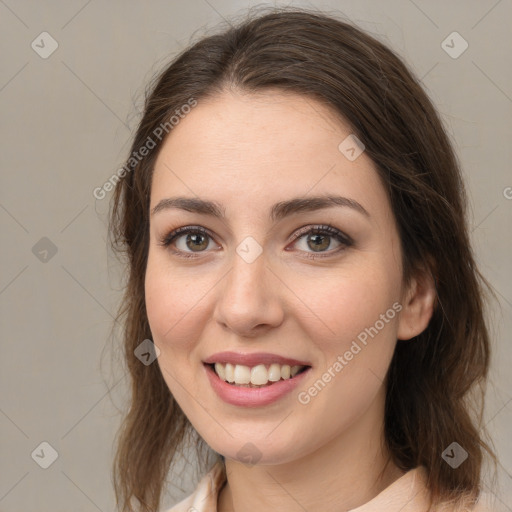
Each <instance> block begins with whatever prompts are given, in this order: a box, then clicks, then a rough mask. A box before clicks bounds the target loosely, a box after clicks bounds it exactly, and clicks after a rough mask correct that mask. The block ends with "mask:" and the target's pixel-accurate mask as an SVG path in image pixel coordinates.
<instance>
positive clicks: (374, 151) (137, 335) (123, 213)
mask: <svg viewBox="0 0 512 512" xmlns="http://www.w3.org/2000/svg"><path fill="white" fill-rule="evenodd" d="M230 88H231V89H237V90H239V91H242V92H244V93H252V92H255V93H256V92H264V91H265V90H267V89H271V88H272V89H274V90H275V89H278V90H281V91H288V92H292V93H296V94H300V95H303V96H305V97H308V98H311V99H314V100H316V101H319V102H321V103H322V104H324V105H326V106H328V107H329V108H330V110H331V111H332V112H334V113H335V114H337V115H339V116H340V119H343V121H344V122H345V123H347V124H348V125H349V126H350V128H351V131H352V132H353V133H354V134H356V136H357V137H358V138H359V139H360V140H361V141H363V143H364V145H365V148H366V149H365V151H366V155H367V156H368V157H370V158H371V159H372V161H373V162H374V163H375V165H376V168H377V170H378V173H379V176H380V178H381V180H382V183H383V184H384V186H385V188H386V190H387V193H388V197H389V201H390V204H391V207H392V210H393V212H394V216H395V218H396V221H397V225H398V230H399V235H400V240H401V249H402V255H403V258H402V259H403V262H404V266H403V279H404V282H405V283H408V282H409V280H410V279H411V277H412V276H414V275H415V273H416V272H420V271H421V270H422V269H423V270H425V269H427V271H428V272H429V273H430V274H431V275H432V277H433V278H434V281H435V285H436V290H437V297H436V304H435V308H434V312H433V316H432V318H431V320H430V323H429V325H428V327H427V328H426V329H425V331H424V332H422V333H421V334H420V335H418V336H416V337H415V338H414V339H412V340H409V341H398V344H397V346H396V349H395V353H394V356H393V359H392V361H391V365H390V368H389V372H388V376H387V382H386V404H385V442H386V443H387V446H388V448H389V452H390V454H391V458H392V460H393V462H394V463H395V464H396V465H397V466H398V467H399V468H401V469H402V470H404V471H407V470H410V469H413V468H415V467H417V466H420V465H422V466H425V467H426V469H427V474H428V487H429V491H430V496H431V504H433V506H436V505H437V504H440V503H444V502H452V501H453V502H458V500H460V499H461V497H462V496H465V497H469V498H470V499H472V500H476V499H477V497H478V496H479V494H480V492H481V472H482V465H483V462H484V456H485V455H488V456H489V458H490V459H491V460H492V461H494V463H496V457H495V455H494V453H493V451H492V449H491V448H490V445H489V444H487V442H486V440H485V439H487V438H488V435H487V433H486V431H485V429H484V427H483V421H482V416H483V403H484V393H485V384H486V380H487V375H488V370H489V363H490V339H489V338H490V337H489V332H488V327H487V325H486V319H485V310H484V308H485V306H486V302H485V301H486V299H487V295H486V294H487V293H490V294H491V295H493V296H494V294H493V293H492V290H491V288H490V285H489V284H488V283H487V281H486V280H485V279H484V277H483V276H482V275H481V273H480V272H479V270H478V268H477V266H476V264H475V258H474V255H473V252H472V249H471V246H470V241H469V234H468V221H467V212H466V210H467V198H466V193H465V189H464V184H463V180H462V177H461V170H460V164H459V163H458V161H457V157H456V155H455V152H454V150H453V148H452V146H451V143H450V140H449V137H448V135H447V133H446V131H445V129H444V127H443V124H442V122H441V120H440V117H439V115H438V113H437V112H436V109H435V108H434V106H433V104H432V102H431V101H430V100H429V98H428V96H427V94H426V93H425V91H424V90H423V89H422V87H421V85H420V83H419V80H418V79H417V78H416V77H415V76H414V74H413V73H412V72H411V71H410V70H409V69H408V68H407V66H406V65H405V64H404V62H403V61H402V60H401V59H400V58H399V57H398V56H397V55H396V54H395V53H394V52H393V51H392V50H390V49H389V48H388V47H387V46H386V45H384V44H383V43H381V42H380V41H379V40H377V39H376V38H374V37H373V36H371V35H369V34H368V33H366V32H364V31H362V30H361V29H359V28H357V27H356V26H354V25H353V24H352V23H350V22H347V21H344V20H341V19H338V18H336V17H335V16H333V15H328V14H326V13H325V12H319V11H315V10H311V9H297V8H293V9H290V8H282V7H281V8H272V9H271V10H270V12H263V13H257V14H256V15H255V14H248V15H247V16H246V18H244V19H242V20H239V21H238V22H237V23H236V25H233V26H231V25H230V26H229V27H223V28H222V30H221V31H219V32H217V33H215V34H210V35H206V36H203V37H202V38H200V39H199V40H198V41H197V42H195V43H194V44H192V45H190V46H189V47H188V48H187V49H185V50H184V51H182V52H181V53H180V54H179V55H177V56H176V57H175V58H174V59H173V60H172V62H171V63H170V64H169V65H168V66H167V67H166V68H165V69H164V70H163V71H162V72H161V73H160V74H158V76H156V77H155V78H154V79H153V80H152V82H151V84H150V86H149V88H148V90H147V91H146V96H145V105H144V112H143V116H142V118H141V120H140V123H139V125H138V128H137V131H136V133H135V136H134V139H133V143H132V146H131V151H130V157H129V158H128V159H127V161H126V163H125V166H124V169H125V172H124V173H122V174H123V175H122V176H121V177H120V179H119V181H118V183H117V185H116V187H115V190H114V193H113V197H112V202H111V210H110V219H109V220H110V229H109V233H110V236H111V239H110V241H111V244H112V248H113V249H114V251H116V252H117V253H120V254H123V255H126V256H127V258H126V260H125V261H126V265H127V268H128V274H127V283H126V288H125V293H124V297H123V300H122V305H121V307H120V309H119V312H118V317H117V320H118V321H119V322H120V323H121V325H122V326H123V334H122V340H123V345H124V360H125V364H126V369H127V372H128V374H129V376H130V377H131V397H130V403H129V408H128V410H127V412H126V414H125V416H124V417H123V421H122V424H121V427H120V428H119V431H118V434H117V436H116V454H115V460H114V464H113V477H114V487H115V493H116V497H117V503H118V506H119V509H120V510H121V511H122V512H131V511H133V510H140V511H141V512H150V511H151V512H154V511H156V510H158V507H159V505H160V501H161V497H162V492H163V490H164V488H165V485H166V478H167V475H168V472H169V470H170V469H171V468H172V467H173V466H174V463H175V462H176V460H177V459H178V456H179V455H180V454H183V448H184V447H185V446H189V445H192V446H193V447H195V448H196V449H197V453H198V457H199V461H200V464H202V468H203V470H206V469H207V467H208V457H209V455H210V454H208V453H206V454H205V453H204V450H205V449H206V452H208V447H207V446H206V444H205V443H204V441H203V440H202V439H201V438H200V436H199V435H198V434H197V432H195V430H194V428H193V427H192V425H191V424H190V422H189V421H188V419H187V418H186V416H185V415H184V413H183V411H182V410H181V409H180V407H179V405H178V404H177V402H176V401H175V399H174V398H173V396H172V394H171V393H170V391H169V389H168V387H167V385H166V383H165V381H164V379H163V377H162V374H161V373H160V369H159V367H158V365H156V364H152V365H149V366H145V365H143V364H141V363H140V361H139V360H138V359H137V358H136V357H135V356H134V350H135V348H136V347H137V345H138V344H139V343H140V342H141V341H142V340H144V339H146V338H152V336H151V331H150V328H149V324H148V319H147V315H146V308H145V297H144V279H145V270H146V265H147V255H148V245H149V204H150V189H151V180H152V172H153V167H154V164H155V161H156V158H157V155H158V152H159V149H160V148H161V147H162V144H163V142H164V141H165V137H162V138H161V140H155V139H156V137H155V136H154V133H155V130H156V129H157V128H158V127H159V126H162V125H165V123H166V122H167V123H168V120H169V118H170V117H171V116H172V115H173V113H175V112H176V111H179V110H180V108H181V107H182V106H183V105H186V104H187V103H189V102H190V100H191V98H192V99H195V100H196V101H197V102H199V104H200V102H201V101H202V100H204V99H206V98H208V97H215V96H216V95H218V94H219V93H221V92H223V91H225V90H227V89H230ZM169 133H172V131H171V130H169ZM149 137H151V138H152V139H153V142H154V143H155V147H154V148H153V149H152V150H151V151H149V154H146V155H145V156H144V157H142V158H134V156H133V155H135V154H139V150H140V148H142V147H143V146H144V145H145V144H147V141H148V138H149ZM494 297H495V296H494ZM453 441H456V442H457V443H459V444H460V445H461V446H462V447H463V448H464V449H465V450H466V452H468V458H467V460H466V461H465V462H464V463H463V464H462V465H461V466H459V467H458V468H457V469H452V468H451V467H450V466H449V465H448V464H447V463H446V462H445V461H444V460H443V459H442V457H441V454H442V452H443V450H444V449H445V448H446V447H448V446H449V445H450V444H451V443H452V442H453ZM218 455H219V454H216V456H217V457H218ZM221 460H222V459H221ZM134 500H135V504H134Z"/></svg>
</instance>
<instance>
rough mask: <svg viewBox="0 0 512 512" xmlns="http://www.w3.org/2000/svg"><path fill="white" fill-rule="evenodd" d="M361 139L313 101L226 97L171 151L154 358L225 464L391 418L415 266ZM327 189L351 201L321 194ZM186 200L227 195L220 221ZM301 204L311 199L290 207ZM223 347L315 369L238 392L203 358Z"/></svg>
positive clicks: (163, 187) (278, 454) (297, 451)
mask: <svg viewBox="0 0 512 512" xmlns="http://www.w3.org/2000/svg"><path fill="white" fill-rule="evenodd" d="M350 134H351V131H350V128H349V127H348V126H347V125H345V124H344V123H342V122H341V121H340V120H339V119H338V118H336V117H334V116H333V114H332V113H331V112H330V111H329V110H328V109H326V108H325V107H324V106H322V105H321V104H319V103H316V102H314V101H313V100H311V99H307V98H304V97H302V96H298V95H292V94H286V93H280V92H266V93H264V94H258V95H254V94H250V95H242V94H241V93H233V92H229V93H228V92H226V93H223V94H222V95H219V96H217V97H215V98H214V99H209V100H208V101H204V102H201V101H200V102H199V103H198V105H197V106H196V107H195V108H193V109H192V110H191V112H190V113H189V114H187V116H186V117H185V118H184V119H182V120H181V121H180V123H179V124H178V125H177V126H175V127H174V128H173V130H172V132H171V133H170V136H169V137H168V138H167V139H166V141H165V143H164V145H163V146H162V148H161V151H160V153H159V155H158V159H157V162H156V165H155V169H154V176H153V181H152V189H151V205H150V208H151V211H153V209H154V208H155V207H157V205H158V208H157V210H158V211H155V212H154V213H152V215H151V219H150V248H149V255H148V263H147V271H146V281H145V292H146V306H147V314H148V319H149V323H150V327H151V332H152V335H153V341H154V343H155V344H156V346H157V347H158V348H159V349H160V356H159V357H158V359H157V361H158V364H159V365H160V368H161V370H162V374H163V377H164V379H165V381H166V383H167V385H168V386H169V389H170V391H171V392H172V394H173V396H174V397H175V399H176V400H177V402H178V403H179V405H180V407H181V408H182V409H183V411H184V413H185V414H186V416H187V417H188V419H189V420H190V422H191V423H192V425H193V426H194V427H195V429H196V430H197V431H198V432H199V434H200V435H201V436H202V437H203V438H204V439H205V441H206V442H207V443H208V444H209V445H210V446H211V447H212V448H213V449H214V450H215V451H217V452H218V453H221V454H223V455H224V456H225V457H227V458H230V459H239V460H240V459H241V458H242V457H243V455H244V450H246V451H247V449H249V450H254V454H252V455H253V456H254V457H257V458H258V459H259V463H262V464H265V463H266V464H279V463H284V462H290V461H294V460H297V459H299V458H301V457H306V456H307V455H308V454H311V453H312V452H314V451H315V450H318V449H320V448H321V447H322V446H325V445H327V444H328V443H329V442H332V441H333V440H334V439H336V438H340V437H342V436H344V435H345V434H346V433H347V432H348V431H349V430H350V429H351V428H352V427H353V426H354V425H357V424H358V422H360V421H362V419H363V418H365V417H368V415H370V414H371V415H373V416H372V417H373V418H375V421H379V420H382V413H383V404H384V382H383V381H384V378H385V374H386V371H387V369H388V366H389V364H390V361H391V357H392V355H393V351H394V348H395V344H396V340H397V336H399V329H400V322H401V321H402V320H400V317H401V314H400V313H399V310H400V309H401V308H402V303H403V301H404V299H405V290H404V289H403V287H402V261H401V253H400V244H399V238H398V234H397V228H396V225H395V221H394V216H393V214H392V211H391V208H390V204H389V200H388V198H387V196H386V193H385V189H384V188H383V186H382V184H381V182H380V180H379V178H378V175H377V172H376V169H375V166H374V164H373V163H372V161H371V160H370V159H369V157H368V156H367V155H366V154H365V153H364V152H363V153H362V154H360V155H359V156H358V157H357V158H355V159H354V156H357V150H358V148H357V146H354V143H353V141H352V142H351V140H350V139H348V141H345V139H347V137H349V136H350ZM343 141H345V142H343ZM340 144H341V146H340ZM339 146H340V147H339ZM351 147H352V148H354V151H351V150H350V148H351ZM340 148H341V149H340ZM327 196H331V197H334V196H336V197H339V198H343V199H338V200H337V201H333V202H332V203H330V204H327V203H326V204H323V205H321V204H320V202H318V201H317V202H315V203H311V202H309V203H308V200H310V199H311V198H313V197H323V198H325V197H327ZM177 197H182V198H191V199H196V200H198V199H199V200H203V201H211V202H215V203H216V205H217V206H218V209H219V213H222V215H221V216H216V215H212V214H209V213H208V212H207V211H205V210H199V211H196V208H194V207H191V206H188V207H187V208H188V209H182V208H180V207H179V206H180V205H178V204H176V203H174V204H171V203H170V202H169V201H167V202H166V201H165V200H166V199H169V198H177ZM295 198H302V199H303V201H302V202H301V203H298V205H299V207H297V203H293V202H292V203H290V205H288V207H286V206H285V205H284V203H286V202H289V201H291V200H293V199H295ZM183 205H184V203H182V204H181V206H183ZM275 205H277V206H275ZM300 206H301V207H300ZM319 206H322V207H321V208H318V207H319ZM272 213H273V215H272ZM326 227H327V228H328V229H327V230H325V229H324V228H326ZM179 228H181V229H182V230H181V231H180V232H179V233H177V234H176V233H174V234H175V236H174V237H173V236H172V235H173V232H174V231H175V230H176V229H179ZM183 228H187V229H190V231H188V232H187V231H183ZM198 229H199V230H202V231H198ZM169 235H171V236H169ZM165 241H167V242H169V241H170V243H168V244H167V245H165ZM224 351H231V352H234V353H236V354H241V355H242V356H243V355H246V354H249V355H254V354H261V353H265V354H267V358H265V357H264V356H256V358H255V359H253V360H251V361H250V364H248V365H244V366H249V368H251V367H254V366H258V357H260V358H261V361H259V362H260V363H263V364H265V369H266V370H272V371H273V374H274V375H275V373H276V372H279V371H284V374H285V376H286V368H283V367H284V364H283V365H282V366H276V365H275V364H274V363H272V359H274V360H275V362H276V363H277V362H279V361H284V360H280V359H279V357H281V358H288V359H293V360H294V361H295V362H299V363H303V364H304V365H307V367H308V368H306V371H305V372H303V373H302V372H301V373H299V374H298V375H296V376H295V377H293V379H290V380H286V381H285V380H280V381H279V382H275V383H271V384H269V385H267V386H266V388H265V389H266V390H264V388H259V389H252V388H250V389H249V388H247V387H240V386H238V387H236V392H235V391H233V392H231V391H227V394H226V392H225V388H226V386H230V388H231V389H232V388H233V387H235V386H233V385H232V384H226V383H220V380H219V378H218V377H216V376H215V375H214V374H213V372H212V370H211V369H210V368H209V367H208V366H207V365H205V363H204V361H205V360H209V359H210V358H211V357H212V356H213V359H215V356H214V355H215V354H218V353H220V352H224ZM268 354H270V355H268ZM220 358H221V356H218V359H220ZM240 361H246V360H240ZM246 362H247V361H246ZM271 364H274V366H273V369H272V368H270V365H271ZM290 366H293V365H290ZM296 366H300V365H296ZM220 371H221V370H220ZM237 371H238V375H239V377H240V376H242V378H243V375H244V370H243V369H242V370H236V369H235V373H236V372H237ZM267 375H268V371H267ZM277 378H279V377H277ZM215 379H217V380H216V381H215ZM292 381H293V382H292ZM212 382H214V384H213V385H212ZM219 384H221V386H222V389H224V395H223V396H224V397H223V398H221V396H219V394H218V393H217V391H216V389H217V388H218V387H219ZM273 386H276V388H275V389H278V388H277V386H280V388H279V389H281V390H280V391H279V392H276V393H274V394H272V393H269V389H270V388H272V387H273ZM238 391H241V393H240V394H237V392H238ZM221 393H222V391H221ZM251 397H252V398H251ZM269 397H272V398H269ZM247 443H251V445H248V444H247ZM249 446H250V448H248V447H249ZM256 453H257V455H256ZM245 455H247V454H245ZM249 456H251V454H249ZM254 457H253V458H254Z"/></svg>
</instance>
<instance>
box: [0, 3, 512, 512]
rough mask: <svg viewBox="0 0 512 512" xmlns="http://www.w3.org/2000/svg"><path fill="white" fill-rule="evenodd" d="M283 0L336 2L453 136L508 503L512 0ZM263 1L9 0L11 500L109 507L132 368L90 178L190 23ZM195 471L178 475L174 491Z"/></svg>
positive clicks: (110, 160) (15, 507)
mask: <svg viewBox="0 0 512 512" xmlns="http://www.w3.org/2000/svg"><path fill="white" fill-rule="evenodd" d="M280 4H283V3H280ZM286 4H287V5H297V6H306V7H307V6H310V7H311V6H314V7H319V8H325V9H329V10H331V11H335V10H339V11H340V12H342V13H343V14H344V15H346V16H347V17H348V18H350V19H351V20H353V21H354V22H355V23H357V24H358V25H359V26H360V27H362V28H363V29H366V30H368V31H369V32H370V33H372V34H373V35H375V36H376V37H378V38H379V39H380V40H382V41H383V42H385V43H387V44H389V45H390V46H391V47H392V48H394V49H395V50H396V51H397V52H398V53H399V54H400V55H401V56H402V57H403V58H404V59H405V60H406V61H407V63H408V64H409V65H410V66H411V67H412V69H413V70H414V72H415V73H416V74H417V76H418V77H420V78H421V80H422V83H423V85H424V86H425V88H426V89H427V92H428V93H429V95H430V97H431V98H432V100H433V101H434V102H435V104H436V105H437V107H438V109H439V110H440V112H441V114H442V117H443V119H444V121H445V123H446V126H447V128H448V130H449V132H450V134H451V136H452V139H453V142H454V144H455V147H456V150H457V153H458V155H459V157H460V160H461V162H462V165H463V169H464V172H465V176H466V180H467V184H468V189H469V193H470V198H471V201H472V214H471V224H472V233H471V236H472V240H473V243H474V247H475V251H476V255H477V260H478V262H479V264H480V266H481V269H482V271H483V272H484V274H485V275H486V277H487V278H488V279H489V280H490V282H491V283H492V285H493V286H494V288H495V290H496V292H497V294H498V297H499V298H500V302H501V306H498V305H494V306H493V314H492V324H493V338H494V350H495V351H494V359H493V367H492V383H491V385H490V387H489V390H488V402H487V407H486V421H487V422H488V427H489V428H490V430H491V432H492V435H493V437H494V442H495V446H496V449H497V453H498V456H499V457H500V462H501V464H502V466H501V468H500V482H501V486H502V490H501V494H500V499H501V501H502V502H503V505H505V504H506V505H508V507H506V508H504V510H512V476H511V475H512V446H511V444H510V438H511V435H510V434H511V430H512V429H511V427H512V372H510V367H511V366H512V345H511V344H510V334H509V333H510V331H511V329H512V320H511V316H512V315H511V308H512V282H511V279H510V275H511V269H510V253H511V250H512V241H511V237H510V232H511V224H512V223H511V219H512V199H511V198H512V189H510V188H507V187H512V175H511V172H510V162H511V161H512V155H511V151H510V148H511V146H512V144H511V142H510V135H511V121H510V120H511V114H512V88H511V82H512V81H511V78H512V73H511V67H510V52H511V49H512V48H511V46H512V45H511V35H510V27H509V22H507V19H508V20H509V21H510V19H512V5H511V1H510V0H500V1H496V0H479V1H476V0H472V1H462V0H457V1H450V2H447V1H446V0H442V1H441V0H439V1H438V0H436V1H421V0H415V1H412V0H402V1H399V0H393V1H386V2H379V1H377V0H362V1H361V0H359V1H357V2H356V1H354V0H352V1H331V2H311V3H307V2H287V3H286ZM252 5H256V2H255V3H253V2H242V1H228V0H208V1H206V0H190V1H187V2H183V3H181V2H177V1H176V2H172V1H167V2H164V1H153V2H142V1H139V2H136V1H124V2H121V1H120V0H116V1H109V2H107V1H100V0H91V1H86V0H76V1H69V2H64V1H60V2H57V1H48V2H44V3H43V2H36V1H14V0H5V1H4V0H0V29H1V30H0V40H1V43H2V65H1V67H0V109H1V112H0V116H1V119H2V123H1V135H0V137H1V140H2V148H1V151H0V159H1V164H2V183H1V189H0V190H1V197H0V223H1V229H2V249H3V250H2V260H1V266H0V268H1V274H0V306H1V316H0V319H1V334H2V353H1V358H0V365H1V375H0V385H1V390H2V394H1V400H0V431H1V459H0V464H1V468H0V474H1V475H2V476H1V478H0V511H2V512H14V511H20V512H21V511H24V512H29V511H36V510H37V511H50V510H51V511H52V512H61V511H69V510H74V511H77V512H78V511H97V510H100V511H110V510H114V496H113V491H112V485H111V481H110V464H111V459H112V441H113V437H114V434H115V431H116V429H117V426H118V423H119V415H118V412H117V409H116V408H117V407H123V404H124V403H125V400H126V396H127V388H126V382H127V380H126V379H124V378H123V375H122V372H121V371H120V370H119V369H117V370H115V364H113V363H112V361H111V358H110V356H109V355H108V352H107V351H108V347H109V343H110V342H109V341H107V340H108V336H109V333H110V328H111V326H112V322H113V320H112V316H113V314H114V312H115V310H116V306H117V304H118V302H119V299H120V289H121V287H120V282H121V281H120V277H121V275H122V274H121V269H120V267H119V265H118V264H117V262H116V260H114V259H113V258H112V256H111V255H109V253H108V251H107V247H106V212H107V209H108V200H109V199H110V196H111V194H107V197H106V198H105V199H103V200H101V201H100V200H96V199H95V198H94V197H93V190H94V188H96V187H100V186H102V185H103V184H104V183H105V181H106V180H107V179H108V178H109V177H110V176H112V174H113V173H115V171H116V170H117V169H118V168H119V167H121V165H122V164H123V160H124V158H125V157H126V156H127V154H128V151H129V144H130V136H131V134H132V133H133V131H134V129H135V127H136V124H137V121H138V119H139V114H140V109H141V105H142V103H141V101H142V99H143V96H142V93H143V91H144V87H145V85H146V83H147V81H148V80H149V79H150V78H151V77H152V76H153V74H154V73H155V72H156V71H158V70H160V69H161V68H162V66H163V65H164V64H165V63H167V62H168V61H169V60H170V59H171V58H172V56H173V55H175V54H176V53H177V52H178V51H179V50H181V49H182V48H183V47H185V46H187V45H188V43H189V41H191V37H192V35H193V34H195V36H196V37H199V36H200V35H201V33H203V31H204V30H207V29H211V28H213V27H214V26H215V25H216V24H217V23H218V22H220V21H222V18H223V17H226V18H229V17H230V16H231V15H233V14H235V13H240V12H245V10H246V9H247V8H248V7H250V6H252ZM43 31H46V32H48V33H49V34H50V35H51V36H52V37H53V38H54V39H55V40H56V41H57V43H58V48H57V50H56V51H55V52H54V53H53V54H51V55H50V56H49V57H48V58H46V59H43V58H42V57H40V56H39V54H38V53H37V52H36V51H35V50H34V49H33V48H32V47H31V43H32V41H34V40H35V41H36V43H37V42H38V41H39V45H40V46H42V44H41V43H40V39H41V38H38V36H39V34H41V33H42V32H43ZM453 31H457V32H459V33H460V34H461V35H462V37H463V38H464V39H465V40H466V41H467V42H468V44H469V47H468V49H467V50H466V51H465V52H464V53H463V54H462V55H460V56H459V57H458V58H452V57H451V56H450V55H448V54H447V53H446V52H445V51H444V50H443V48H442V47H441V43H442V41H443V40H445V38H446V37H447V36H448V35H449V34H451V33H452V32H453ZM44 37H47V36H44ZM459 43H460V41H459V42H457V43H455V49H457V48H460V46H457V45H459ZM44 46H45V48H44V51H48V49H49V48H50V44H49V39H45V44H44ZM39 51H40V52H42V51H43V48H39ZM507 196H508V198H507ZM43 237H46V238H47V239H49V240H50V241H51V243H50V242H48V240H46V239H45V240H43V241H40V239H42V238H43ZM36 244H39V245H36ZM34 246H35V249H34ZM52 248H53V251H55V249H56V250H57V252H56V253H55V254H53V253H52ZM44 250H47V251H48V253H45V252H44ZM105 347H107V349H105ZM106 352H107V353H106ZM114 363H115V357H114ZM109 389H110V390H111V391H110V393H109ZM44 441H46V442H47V443H49V444H50V445H51V446H52V447H53V448H54V449H55V450H56V451H57V453H58V458H57V459H56V460H55V462H54V463H53V464H52V465H51V466H50V467H48V469H42V468H41V467H40V466H39V465H38V464H37V463H36V462H35V460H33V458H32V457H31V454H32V453H33V452H34V450H36V448H37V450H36V454H37V453H39V455H40V457H39V459H38V460H39V462H41V461H42V460H43V459H45V458H46V461H49V459H48V457H49V456H50V455H49V454H50V451H49V449H46V452H44V453H45V455H44V457H43V456H42V455H41V453H42V452H41V448H38V447H39V445H40V443H42V442H44ZM43 451H44V447H43ZM34 459H37V457H36V455H34ZM192 487H193V482H192V481H185V482H183V485H179V484H176V485H175V486H169V489H168V495H167V496H166V498H165V503H164V505H167V506H170V505H171V504H173V503H174V502H175V501H177V500H179V499H181V498H183V497H184V495H186V494H188V493H189V492H190V491H191V489H192Z"/></svg>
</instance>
